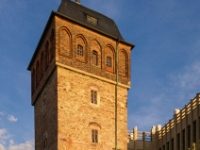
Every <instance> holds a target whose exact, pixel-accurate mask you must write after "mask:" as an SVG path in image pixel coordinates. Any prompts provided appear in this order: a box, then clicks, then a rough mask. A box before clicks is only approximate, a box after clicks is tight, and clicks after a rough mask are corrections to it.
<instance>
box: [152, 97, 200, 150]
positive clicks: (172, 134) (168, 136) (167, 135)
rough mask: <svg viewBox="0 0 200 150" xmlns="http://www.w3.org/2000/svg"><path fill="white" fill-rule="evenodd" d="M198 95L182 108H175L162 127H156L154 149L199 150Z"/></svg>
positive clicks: (199, 101)
mask: <svg viewBox="0 0 200 150" xmlns="http://www.w3.org/2000/svg"><path fill="white" fill-rule="evenodd" d="M199 97H200V95H199V94H197V95H196V97H195V98H193V99H192V100H191V101H190V103H188V104H186V105H185V107H184V108H182V109H180V110H175V114H174V118H172V119H171V120H170V121H169V122H168V123H167V124H166V125H165V126H164V127H162V128H160V129H157V130H158V131H157V132H156V135H155V136H156V141H155V142H156V143H157V144H156V147H154V148H155V149H157V150H164V148H165V150H188V149H190V150H199V148H200V145H199V144H200V143H199V142H200V134H199V131H200V125H199V121H200V118H199V104H200V99H199ZM154 145H155V144H154Z"/></svg>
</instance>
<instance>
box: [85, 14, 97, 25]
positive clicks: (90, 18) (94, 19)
mask: <svg viewBox="0 0 200 150" xmlns="http://www.w3.org/2000/svg"><path fill="white" fill-rule="evenodd" d="M87 22H88V23H91V24H93V25H97V19H96V18H94V17H92V16H89V15H87Z"/></svg>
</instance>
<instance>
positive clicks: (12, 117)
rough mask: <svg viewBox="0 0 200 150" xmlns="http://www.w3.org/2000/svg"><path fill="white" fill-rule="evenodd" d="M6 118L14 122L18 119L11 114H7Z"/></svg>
mask: <svg viewBox="0 0 200 150" xmlns="http://www.w3.org/2000/svg"><path fill="white" fill-rule="evenodd" d="M8 120H9V121H10V122H16V121H17V120H18V118H15V117H14V116H13V115H9V116H8Z"/></svg>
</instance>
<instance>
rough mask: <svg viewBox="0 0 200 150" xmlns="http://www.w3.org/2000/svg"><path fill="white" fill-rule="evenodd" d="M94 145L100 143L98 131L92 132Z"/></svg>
mask: <svg viewBox="0 0 200 150" xmlns="http://www.w3.org/2000/svg"><path fill="white" fill-rule="evenodd" d="M92 143H98V130H92Z"/></svg>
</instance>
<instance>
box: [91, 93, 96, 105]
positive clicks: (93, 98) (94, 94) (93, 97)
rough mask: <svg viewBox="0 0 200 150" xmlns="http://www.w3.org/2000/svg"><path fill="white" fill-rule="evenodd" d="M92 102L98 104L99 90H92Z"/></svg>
mask: <svg viewBox="0 0 200 150" xmlns="http://www.w3.org/2000/svg"><path fill="white" fill-rule="evenodd" d="M91 103H93V104H97V91H95V90H91Z"/></svg>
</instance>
